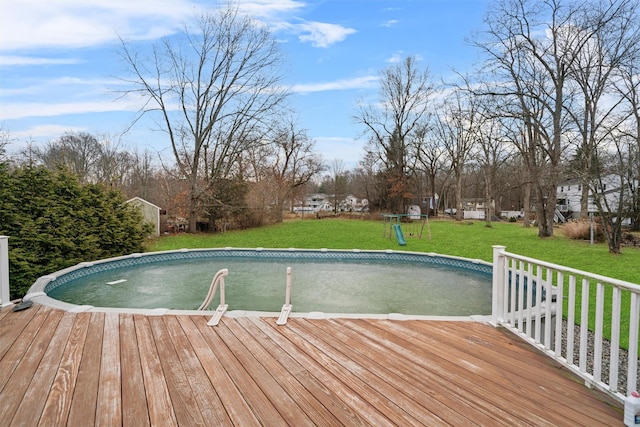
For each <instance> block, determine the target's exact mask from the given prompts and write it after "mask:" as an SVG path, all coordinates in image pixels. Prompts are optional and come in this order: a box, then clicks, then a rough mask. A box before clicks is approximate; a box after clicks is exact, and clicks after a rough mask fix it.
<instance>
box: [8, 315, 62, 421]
mask: <svg viewBox="0 0 640 427" xmlns="http://www.w3.org/2000/svg"><path fill="white" fill-rule="evenodd" d="M62 315H63V313H62V312H60V311H57V310H52V311H48V312H47V317H46V319H45V321H44V322H43V324H42V327H41V328H39V329H38V330H37V331H35V332H36V333H35V334H34V335H29V336H24V337H23V336H20V337H19V338H18V341H23V340H26V341H28V344H29V345H28V349H27V351H26V352H25V353H24V356H23V357H22V359H20V362H19V363H18V364H17V365H16V368H15V370H14V371H13V372H12V374H11V376H10V377H9V378H8V380H7V383H6V385H5V386H4V388H3V389H2V391H1V392H0V402H2V405H1V406H0V420H12V419H13V418H14V417H15V416H16V412H17V409H18V407H19V406H20V404H21V402H22V399H23V398H24V396H25V394H26V393H27V391H28V388H29V385H30V384H31V381H32V380H33V377H34V376H35V375H36V372H37V370H38V369H39V367H40V362H41V361H42V358H43V357H44V355H45V353H46V351H47V348H48V347H49V342H50V341H51V337H53V336H54V335H55V330H56V328H57V326H58V322H60V320H61V319H62ZM17 344H18V345H21V344H20V343H17ZM34 424H35V423H34Z"/></svg>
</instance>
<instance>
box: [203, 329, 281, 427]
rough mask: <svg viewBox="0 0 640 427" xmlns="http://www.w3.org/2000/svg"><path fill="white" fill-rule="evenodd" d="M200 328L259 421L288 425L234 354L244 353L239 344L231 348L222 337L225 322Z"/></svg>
mask: <svg viewBox="0 0 640 427" xmlns="http://www.w3.org/2000/svg"><path fill="white" fill-rule="evenodd" d="M225 320H226V319H225ZM198 327H199V329H200V332H201V333H202V336H203V337H204V339H205V340H206V341H207V342H208V344H209V346H210V347H211V348H212V349H213V350H214V351H215V353H216V354H217V355H218V357H219V358H220V360H222V361H223V368H224V369H225V370H226V371H227V374H228V375H229V377H231V378H232V380H233V382H234V383H235V384H236V387H237V389H238V390H239V391H240V393H241V395H242V397H243V399H244V400H245V401H246V402H247V404H248V405H249V407H250V408H251V410H252V411H253V413H254V414H255V415H256V417H257V418H258V420H259V421H260V422H261V423H263V424H266V425H272V426H277V425H282V426H285V425H287V422H286V421H285V419H284V418H283V417H282V415H281V414H280V412H278V410H277V408H276V407H275V406H274V405H273V404H272V403H271V401H270V400H269V398H268V397H267V396H266V395H265V394H264V392H263V391H262V389H261V388H260V386H259V385H258V384H257V383H256V381H255V380H254V378H252V377H251V375H249V373H248V372H247V371H246V369H245V368H244V366H242V364H241V363H240V361H239V360H238V359H237V358H236V356H235V354H234V352H235V351H236V350H237V351H242V349H241V348H240V345H239V343H229V344H231V347H229V346H228V344H227V343H225V341H224V340H222V338H221V337H220V335H219V329H220V328H225V327H226V326H225V325H224V321H223V322H221V324H220V325H219V326H217V327H215V328H212V327H210V326H207V324H206V323H204V322H198Z"/></svg>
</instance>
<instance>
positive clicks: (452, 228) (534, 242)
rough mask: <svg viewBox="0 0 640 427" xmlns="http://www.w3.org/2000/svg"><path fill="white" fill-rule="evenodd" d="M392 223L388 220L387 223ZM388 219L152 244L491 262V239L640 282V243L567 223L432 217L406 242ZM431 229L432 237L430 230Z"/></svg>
mask: <svg viewBox="0 0 640 427" xmlns="http://www.w3.org/2000/svg"><path fill="white" fill-rule="evenodd" d="M387 226H388V225H387ZM384 229H385V223H384V222H383V221H371V220H359V219H322V220H317V219H305V220H290V221H285V222H284V223H281V224H277V225H272V226H268V227H262V228H256V229H250V230H239V231H230V232H226V233H224V234H179V235H174V236H163V237H161V238H159V239H157V240H156V241H154V242H153V243H152V244H150V245H149V249H148V250H149V251H163V250H172V249H182V248H217V247H227V246H229V247H235V248H254V247H263V248H290V247H293V248H305V249H312V248H315V249H319V248H328V249H394V250H405V251H416V252H435V253H439V254H443V255H455V256H461V257H466V258H476V259H481V260H484V261H489V262H491V259H492V245H504V246H506V247H507V251H509V252H513V253H517V254H520V255H525V256H529V257H532V258H537V259H540V260H544V261H548V262H553V263H556V264H561V265H565V266H568V267H573V268H577V269H580V270H585V271H589V272H592V273H597V274H601V275H604V276H609V277H614V278H617V279H621V280H626V281H629V282H632V283H638V284H640V248H624V249H623V251H622V254H620V255H610V254H609V252H608V249H607V245H606V243H598V244H594V245H590V244H589V242H584V241H576V240H570V239H567V238H565V237H564V236H563V233H562V227H561V226H560V227H558V228H556V230H555V234H556V235H555V236H554V237H551V238H546V239H540V238H539V237H538V235H537V233H538V230H537V228H535V227H531V228H523V227H522V225H521V224H519V223H508V222H499V223H494V224H493V226H492V227H486V226H485V223H484V222H481V221H474V222H469V221H463V222H456V221H452V220H449V219H436V220H433V219H431V220H430V221H429V227H428V228H427V227H425V228H424V230H423V237H422V238H421V239H419V238H417V237H412V236H410V235H409V233H410V232H414V233H417V232H419V226H416V225H415V224H413V225H409V224H403V231H404V234H405V237H406V240H407V245H406V246H399V245H398V244H397V242H396V240H395V236H393V235H392V237H391V238H389V231H388V230H387V237H384V236H383V232H384ZM429 230H430V234H431V239H430V240H429V238H428V234H429Z"/></svg>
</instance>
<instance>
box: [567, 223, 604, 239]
mask: <svg viewBox="0 0 640 427" xmlns="http://www.w3.org/2000/svg"><path fill="white" fill-rule="evenodd" d="M562 231H563V232H564V235H565V236H566V237H567V238H568V239H574V240H591V221H589V220H577V221H570V222H568V223H566V224H564V225H563V227H562ZM593 238H594V240H595V241H596V242H604V240H605V236H604V232H603V230H602V224H600V223H599V222H596V223H594V233H593Z"/></svg>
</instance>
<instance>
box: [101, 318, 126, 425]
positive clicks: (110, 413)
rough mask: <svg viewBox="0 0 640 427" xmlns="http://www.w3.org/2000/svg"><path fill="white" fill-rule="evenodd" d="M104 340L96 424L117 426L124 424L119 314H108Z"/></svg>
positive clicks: (105, 320) (105, 322) (105, 319)
mask: <svg viewBox="0 0 640 427" xmlns="http://www.w3.org/2000/svg"><path fill="white" fill-rule="evenodd" d="M102 338H103V343H102V359H101V361H100V374H99V375H100V379H99V384H98V407H97V408H96V424H97V425H102V426H116V425H121V424H122V381H121V378H122V377H121V368H120V320H119V317H118V314H117V313H106V315H105V317H104V332H103V335H102Z"/></svg>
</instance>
